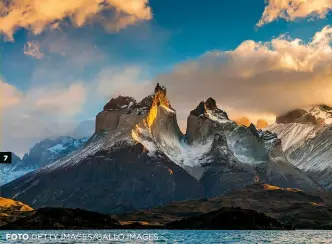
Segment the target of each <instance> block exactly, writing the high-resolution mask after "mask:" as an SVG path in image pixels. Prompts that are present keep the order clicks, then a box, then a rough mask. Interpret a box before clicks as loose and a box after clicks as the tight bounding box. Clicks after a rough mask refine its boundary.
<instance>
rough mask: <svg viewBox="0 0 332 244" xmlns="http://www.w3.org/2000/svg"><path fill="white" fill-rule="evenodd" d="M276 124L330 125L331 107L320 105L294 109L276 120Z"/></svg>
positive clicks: (331, 120) (331, 119) (331, 121)
mask: <svg viewBox="0 0 332 244" xmlns="http://www.w3.org/2000/svg"><path fill="white" fill-rule="evenodd" d="M276 123H277V124H290V123H297V124H311V125H321V124H332V107H330V106H328V105H325V104H321V105H317V106H314V107H310V108H304V109H294V110H292V111H289V112H287V113H285V114H282V115H280V116H278V117H277V119H276Z"/></svg>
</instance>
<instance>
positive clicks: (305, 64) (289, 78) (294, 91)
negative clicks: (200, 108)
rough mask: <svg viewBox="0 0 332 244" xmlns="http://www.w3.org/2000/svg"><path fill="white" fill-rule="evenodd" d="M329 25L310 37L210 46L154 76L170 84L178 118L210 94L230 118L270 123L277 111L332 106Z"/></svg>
mask: <svg viewBox="0 0 332 244" xmlns="http://www.w3.org/2000/svg"><path fill="white" fill-rule="evenodd" d="M331 41H332V27H331V26H326V27H324V28H323V29H322V30H321V31H319V32H317V33H316V34H315V35H314V36H313V38H312V39H311V40H310V41H309V42H304V41H302V40H300V39H292V38H291V37H289V36H284V35H283V36H280V37H277V38H274V39H272V40H271V41H269V42H255V41H252V40H247V41H244V42H243V43H241V44H240V45H239V46H238V47H237V48H236V49H235V50H230V51H213V52H208V53H206V54H205V55H202V56H201V57H200V58H198V59H196V60H192V61H188V62H184V63H182V64H180V65H178V66H176V67H175V68H174V70H173V71H172V72H170V73H167V74H163V75H161V76H159V77H157V78H156V79H155V83H156V82H159V83H161V84H163V85H165V86H166V87H167V89H168V97H169V99H170V101H171V103H172V106H173V107H174V108H175V109H176V110H177V111H178V114H179V117H180V119H183V120H185V118H186V117H187V116H188V111H190V110H192V109H193V108H195V107H196V106H197V105H198V103H199V102H200V101H203V100H206V99H207V98H208V97H213V98H215V99H216V101H217V103H218V106H219V107H220V108H221V109H224V110H225V111H226V112H227V113H228V114H229V115H230V117H231V118H239V117H242V116H246V117H248V118H249V120H250V121H254V123H255V122H256V121H257V120H258V119H264V120H266V121H268V123H269V124H270V123H273V121H272V119H273V118H275V115H278V114H283V113H286V112H288V111H289V110H292V109H296V108H303V107H310V106H312V105H316V104H323V103H324V104H329V105H332V96H331V94H332V47H331V45H330V43H331Z"/></svg>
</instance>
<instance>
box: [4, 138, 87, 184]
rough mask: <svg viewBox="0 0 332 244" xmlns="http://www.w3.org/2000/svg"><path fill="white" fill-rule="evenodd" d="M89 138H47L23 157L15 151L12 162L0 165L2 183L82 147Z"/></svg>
mask: <svg viewBox="0 0 332 244" xmlns="http://www.w3.org/2000/svg"><path fill="white" fill-rule="evenodd" d="M87 140H88V138H81V139H74V138H71V137H69V136H63V137H58V138H55V139H45V140H43V141H41V142H39V143H37V144H36V145H35V146H33V147H32V148H31V149H30V151H29V153H26V154H25V155H24V156H23V158H22V159H21V158H20V157H19V156H17V155H16V154H15V153H13V160H12V161H13V162H12V163H11V164H1V165H0V173H1V176H2V177H1V179H0V185H4V184H6V183H8V182H10V181H13V180H15V179H16V178H19V177H20V176H23V175H25V174H27V173H29V172H33V171H35V170H37V169H39V168H41V167H43V166H46V165H48V164H51V163H52V162H55V161H56V160H58V159H60V158H63V157H65V156H67V155H68V154H70V153H71V152H73V151H75V150H77V149H78V148H80V147H81V146H82V145H83V144H84V143H85V142H87Z"/></svg>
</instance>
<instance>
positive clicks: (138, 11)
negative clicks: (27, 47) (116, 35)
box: [0, 0, 152, 40]
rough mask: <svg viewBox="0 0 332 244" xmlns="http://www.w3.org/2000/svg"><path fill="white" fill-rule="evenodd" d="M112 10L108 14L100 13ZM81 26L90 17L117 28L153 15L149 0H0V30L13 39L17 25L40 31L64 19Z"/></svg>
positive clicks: (36, 31) (109, 26) (114, 29)
mask: <svg viewBox="0 0 332 244" xmlns="http://www.w3.org/2000/svg"><path fill="white" fill-rule="evenodd" d="M109 10H110V11H113V13H114V14H113V15H112V16H111V17H105V16H103V15H102V12H104V11H109ZM67 18H68V19H70V20H71V22H72V23H73V24H74V25H75V26H77V27H81V26H83V25H85V24H86V23H87V22H89V21H101V22H102V24H104V25H105V27H106V28H107V29H109V30H112V31H118V30H120V29H123V28H125V27H127V26H128V25H132V24H135V23H136V22H138V21H144V20H150V19H151V18H152V12H151V8H150V7H149V5H148V0H75V1H73V0H62V1H59V0H12V1H5V0H0V33H2V34H4V35H5V36H6V37H7V38H8V39H9V40H13V35H14V33H15V31H16V30H17V29H19V28H26V29H29V30H31V31H32V32H33V33H34V34H39V33H41V32H43V31H44V29H45V28H48V27H49V28H59V24H60V23H61V22H62V21H64V20H65V19H67Z"/></svg>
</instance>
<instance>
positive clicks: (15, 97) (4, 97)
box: [0, 80, 22, 111]
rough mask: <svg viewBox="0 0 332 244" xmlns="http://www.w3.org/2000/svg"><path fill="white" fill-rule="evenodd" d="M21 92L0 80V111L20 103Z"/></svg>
mask: <svg viewBox="0 0 332 244" xmlns="http://www.w3.org/2000/svg"><path fill="white" fill-rule="evenodd" d="M21 99H22V94H21V93H20V92H19V91H17V90H16V88H15V87H14V86H11V85H9V84H8V83H5V82H3V81H1V80H0V111H1V110H2V109H4V108H6V107H11V106H14V105H16V104H18V103H20V101H21Z"/></svg>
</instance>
